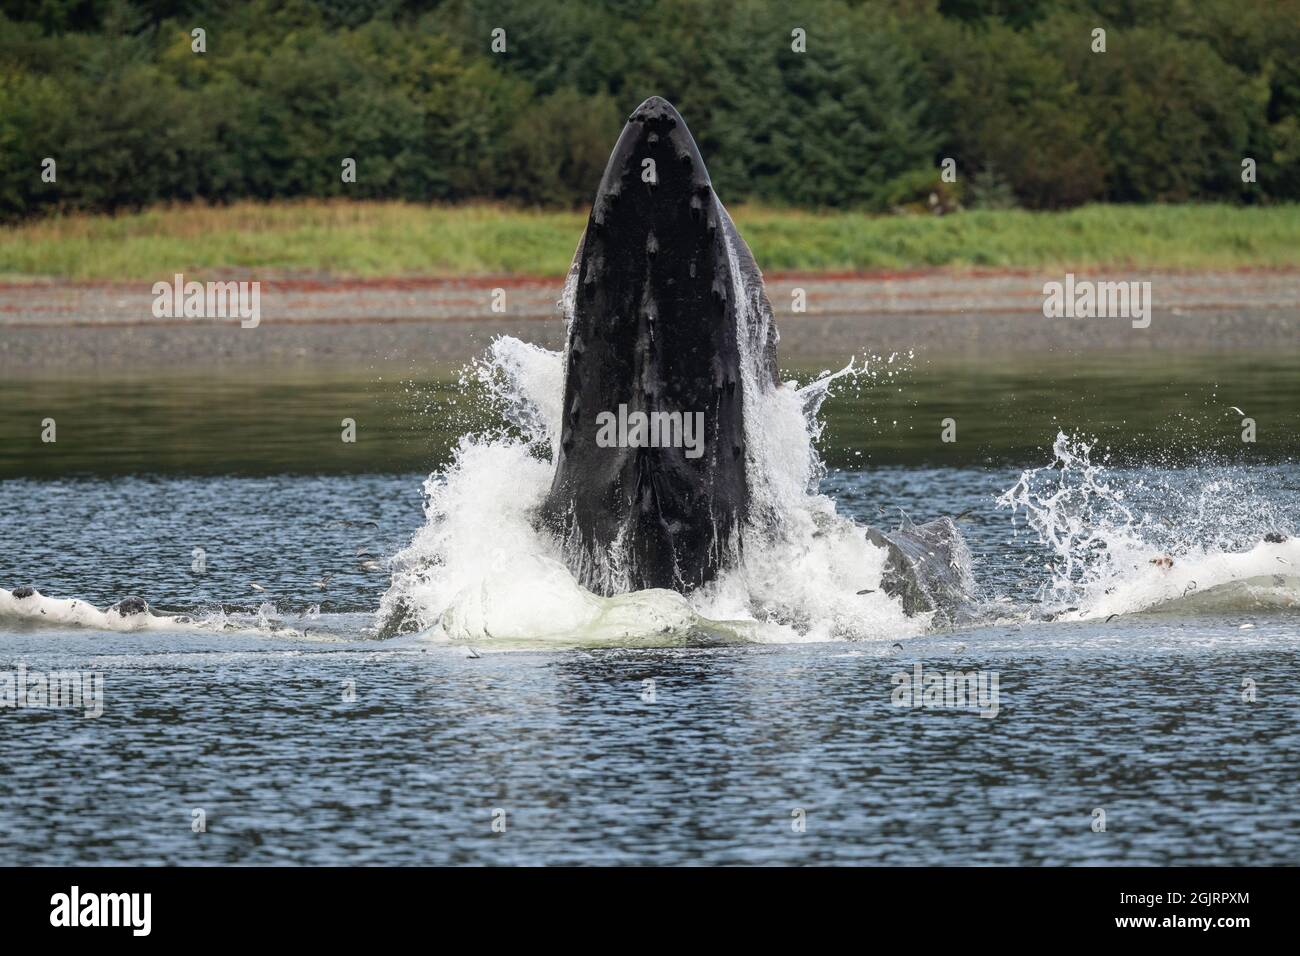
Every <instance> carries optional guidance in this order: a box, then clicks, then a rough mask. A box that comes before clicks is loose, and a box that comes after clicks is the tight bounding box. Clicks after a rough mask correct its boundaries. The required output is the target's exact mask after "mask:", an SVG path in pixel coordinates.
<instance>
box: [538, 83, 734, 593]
mask: <svg viewBox="0 0 1300 956" xmlns="http://www.w3.org/2000/svg"><path fill="white" fill-rule="evenodd" d="M729 227H730V220H729V218H728V217H727V216H726V212H725V210H723V209H722V206H721V204H720V203H719V202H718V200H717V197H716V196H715V195H714V192H713V186H712V184H711V182H710V179H709V174H708V170H707V169H706V167H705V165H704V160H703V158H702V157H701V156H700V151H699V148H698V147H697V146H696V143H695V140H694V138H693V137H692V136H691V132H690V130H689V129H688V127H687V125H686V122H685V120H683V119H682V117H681V114H679V113H678V112H677V110H676V109H674V108H673V106H672V104H670V103H669V102H668V101H667V100H664V99H662V98H661V97H651V98H650V99H647V100H646V101H645V102H644V103H642V104H641V105H640V106H638V107H637V109H636V110H634V111H633V113H632V115H631V116H630V117H629V119H628V121H627V124H626V125H625V126H624V128H623V132H622V134H621V135H620V136H619V139H618V142H617V143H616V144H615V146H614V149H613V151H612V152H611V154H610V158H609V162H608V163H607V165H606V168H605V173H604V176H603V177H602V179H601V182H600V186H599V188H598V189H597V192H596V196H595V200H594V201H593V203H592V211H591V215H590V218H589V220H588V224H587V230H586V233H585V234H584V237H583V240H582V243H581V245H580V246H579V249H578V253H577V255H576V257H575V260H574V265H573V268H572V269H571V273H570V274H571V277H572V281H573V290H572V298H571V311H570V314H569V315H568V316H567V319H568V332H569V336H568V341H567V345H566V350H565V362H566V369H565V395H564V406H563V422H562V426H561V432H560V436H559V443H558V449H557V465H556V472H555V478H554V482H553V486H552V491H551V495H550V496H549V498H548V501H547V503H546V506H545V509H544V520H545V522H546V524H547V525H548V526H549V527H550V528H551V529H552V531H554V532H555V533H556V534H557V535H558V536H559V537H560V538H561V540H562V541H563V542H564V549H565V552H566V556H567V558H568V560H569V564H570V566H571V568H572V569H573V570H574V572H575V573H576V574H578V575H579V578H580V580H581V581H582V583H583V584H584V585H585V586H587V587H589V588H592V589H593V590H595V591H597V592H598V593H602V594H606V595H608V594H614V593H619V592H622V591H626V590H629V589H631V590H635V589H640V588H672V589H676V590H690V589H691V588H694V587H698V586H700V585H702V584H704V583H705V582H707V581H708V580H710V579H712V578H713V577H714V576H715V575H716V573H717V572H718V570H719V569H720V568H722V567H723V566H724V565H725V564H726V563H727V562H728V561H730V560H734V558H735V556H736V554H737V551H738V548H739V540H738V539H739V533H740V528H741V525H742V523H743V521H744V518H745V515H746V512H747V506H748V498H749V495H748V488H747V480H746V466H745V421H744V403H745V395H744V388H743V380H744V373H743V371H742V362H743V356H742V339H743V338H744V337H745V335H746V334H747V333H745V332H742V331H741V328H740V327H741V325H742V324H743V323H744V321H745V316H744V314H743V313H742V310H741V309H739V308H738V305H739V303H738V301H737V297H736V295H735V289H736V288H737V276H736V275H735V270H734V262H735V253H734V250H733V245H734V242H733V239H732V237H731V236H730V235H729V233H728V228H729ZM736 238H737V239H738V237H736ZM746 253H747V250H746ZM615 552H617V553H615Z"/></svg>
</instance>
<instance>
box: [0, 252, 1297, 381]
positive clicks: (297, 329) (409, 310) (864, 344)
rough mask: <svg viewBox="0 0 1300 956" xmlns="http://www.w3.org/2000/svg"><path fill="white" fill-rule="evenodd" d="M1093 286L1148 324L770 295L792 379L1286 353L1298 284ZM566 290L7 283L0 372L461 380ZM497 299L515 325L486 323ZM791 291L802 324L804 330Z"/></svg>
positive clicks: (890, 300) (1203, 281) (1254, 274)
mask: <svg viewBox="0 0 1300 956" xmlns="http://www.w3.org/2000/svg"><path fill="white" fill-rule="evenodd" d="M1077 278H1078V279H1080V280H1082V279H1090V280H1094V281H1148V282H1150V283H1151V298H1152V303H1153V307H1152V311H1151V325H1150V327H1149V328H1146V329H1135V328H1133V327H1132V325H1131V323H1130V322H1129V321H1128V320H1126V319H1123V318H1087V319H1083V318H1054V319H1049V318H1045V317H1044V315H1043V299H1044V296H1043V285H1044V283H1046V282H1052V281H1055V282H1060V281H1062V280H1063V279H1064V273H1062V272H1048V271H1030V270H1026V271H1016V272H1009V271H998V272H962V273H957V272H946V271H930V272H915V273H891V274H879V275H826V274H820V275H800V274H773V275H772V276H770V277H769V278H768V280H767V287H768V294H769V297H770V298H771V300H772V304H773V307H774V308H775V310H776V315H777V323H778V326H779V328H780V331H781V355H782V358H783V360H784V361H787V362H816V361H822V360H839V359H847V357H848V356H850V355H855V354H856V355H867V354H883V355H887V354H889V353H891V352H907V351H914V352H915V354H916V355H917V357H919V358H962V357H970V358H976V357H981V356H996V355H1007V354H1044V353H1062V352H1064V353H1067V354H1068V353H1074V352H1106V351H1124V352H1132V351H1148V350H1153V351H1175V350H1176V351H1196V352H1218V351H1249V350H1279V349H1283V350H1294V349H1296V348H1297V346H1300V269H1295V270H1258V271H1234V272H1194V273H1180V272H1169V271H1160V272H1151V271H1146V272H1142V271H1134V272H1128V273H1116V272H1113V271H1112V272H1108V273H1105V274H1102V273H1096V272H1092V273H1089V272H1084V271H1080V272H1079V273H1078V274H1077ZM561 282H562V280H561V279H560V278H558V277H557V278H520V277H517V276H516V277H490V276H489V277H474V278H467V279H456V280H449V279H433V278H394V279H380V280H346V279H330V278H291V279H278V280H270V281H264V282H263V283H262V285H261V291H260V296H261V301H260V306H261V320H260V324H259V325H258V327H257V328H247V329H246V328H241V327H240V325H239V323H238V321H231V320H217V319H198V318H189V319H159V318H155V317H154V315H153V312H152V305H153V300H154V296H153V293H152V283H142V282H132V283H69V282H57V281H56V282H21V283H7V284H0V369H3V370H4V372H5V374H11V375H19V374H22V373H31V374H38V375H48V374H56V373H58V372H75V371H85V370H105V371H113V370H130V369H150V370H163V369H167V370H173V371H186V370H198V369H206V370H210V371H219V370H222V369H226V368H232V367H245V366H247V367H254V368H256V367H265V366H272V367H283V366H312V365H330V366H337V365H349V366H360V367H388V366H396V367H401V368H407V369H409V368H413V367H421V366H436V365H447V364H460V363H463V362H465V361H467V360H469V359H471V358H473V357H474V356H476V355H478V354H480V353H481V352H482V351H483V350H484V349H485V348H486V347H487V345H488V343H489V342H490V341H491V340H492V338H493V337H494V336H497V335H515V336H518V337H520V338H523V339H526V340H528V341H531V342H535V343H537V344H539V345H544V346H547V347H550V348H558V347H559V346H560V345H561V344H562V340H563V328H562V323H561V322H560V320H559V318H558V311H557V308H556V299H557V298H558V297H559V293H560V287H561ZM496 289H503V290H504V295H505V312H504V313H499V312H493V310H492V305H493V293H494V290H496ZM796 289H803V290H804V291H805V293H806V301H807V311H806V312H803V313H798V314H796V313H794V312H793V311H792V299H793V296H794V293H795V290H796Z"/></svg>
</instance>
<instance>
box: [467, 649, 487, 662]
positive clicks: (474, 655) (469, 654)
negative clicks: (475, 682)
mask: <svg viewBox="0 0 1300 956" xmlns="http://www.w3.org/2000/svg"><path fill="white" fill-rule="evenodd" d="M465 656H466V657H468V658H469V659H470V660H473V661H476V660H478V659H479V658H480V657H482V656H483V655H481V654H480V653H479V652H478V651H476V650H474V648H472V647H469V646H466V647H465Z"/></svg>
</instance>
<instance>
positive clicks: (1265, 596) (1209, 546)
mask: <svg viewBox="0 0 1300 956" xmlns="http://www.w3.org/2000/svg"><path fill="white" fill-rule="evenodd" d="M1094 450H1095V449H1094V448H1093V446H1092V445H1091V444H1089V443H1088V442H1086V441H1083V440H1079V439H1074V438H1071V437H1069V436H1067V435H1065V434H1063V433H1062V434H1058V435H1057V436H1056V441H1055V443H1054V444H1053V447H1052V452H1053V456H1054V460H1053V462H1052V463H1051V464H1050V465H1047V466H1045V467H1042V468H1035V469H1030V470H1027V471H1025V472H1024V473H1022V474H1021V476H1020V480H1019V481H1017V482H1016V484H1015V485H1014V486H1012V487H1011V488H1009V489H1007V491H1005V492H1003V494H1002V495H1000V496H999V497H998V499H997V504H998V505H999V507H1004V508H1009V509H1010V510H1011V511H1012V512H1013V514H1012V521H1013V524H1014V523H1015V522H1016V521H1017V520H1019V519H1021V518H1023V521H1024V523H1025V524H1026V525H1027V526H1028V528H1029V529H1030V530H1031V531H1032V532H1033V533H1034V534H1035V535H1036V536H1037V538H1038V541H1039V542H1040V543H1041V544H1042V545H1043V547H1044V549H1045V550H1046V551H1047V553H1048V558H1047V561H1046V564H1045V570H1046V571H1047V572H1048V575H1047V579H1046V580H1045V582H1044V583H1043V585H1042V587H1041V588H1040V591H1039V595H1038V596H1039V599H1040V600H1041V602H1042V604H1043V606H1044V609H1045V610H1047V611H1049V612H1051V611H1054V610H1055V611H1058V612H1059V617H1060V619H1062V620H1079V619H1089V618H1096V617H1110V616H1111V615H1113V614H1129V613H1133V612H1137V611H1148V610H1156V609H1163V610H1173V609H1180V610H1186V611H1191V610H1197V611H1202V612H1211V611H1214V612H1228V611H1237V610H1244V609H1252V608H1263V607H1298V606H1300V539H1297V538H1296V537H1295V535H1294V534H1293V533H1292V532H1291V529H1290V528H1288V527H1287V523H1286V521H1285V519H1284V518H1283V517H1282V516H1280V515H1278V514H1275V513H1274V510H1273V508H1272V506H1271V505H1270V504H1269V503H1268V502H1267V501H1265V500H1263V499H1262V498H1261V497H1260V496H1257V495H1256V494H1254V493H1253V491H1252V489H1251V488H1250V486H1249V483H1248V482H1247V481H1246V480H1245V479H1244V477H1243V476H1242V475H1241V474H1239V473H1233V472H1232V471H1230V470H1228V471H1223V472H1221V473H1216V474H1215V475H1214V476H1213V477H1212V478H1210V479H1209V480H1206V481H1204V482H1202V483H1199V484H1197V485H1195V486H1194V487H1193V488H1192V489H1191V490H1188V489H1186V488H1183V487H1175V486H1170V485H1168V484H1167V483H1165V482H1164V481H1163V480H1162V479H1161V478H1159V477H1158V474H1156V473H1150V472H1147V471H1145V470H1142V469H1135V470H1133V471H1132V472H1119V471H1116V470H1113V469H1111V468H1109V467H1108V466H1107V465H1106V463H1105V461H1104V460H1103V461H1102V462H1093V461H1092V454H1093V452H1094ZM1270 533H1273V534H1276V535H1279V536H1281V537H1282V538H1284V539H1285V540H1281V541H1273V542H1269V541H1266V540H1264V536H1265V535H1266V534H1270Z"/></svg>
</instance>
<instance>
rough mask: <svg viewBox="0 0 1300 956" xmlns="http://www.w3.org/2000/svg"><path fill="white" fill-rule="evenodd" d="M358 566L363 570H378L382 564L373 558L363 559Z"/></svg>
mask: <svg viewBox="0 0 1300 956" xmlns="http://www.w3.org/2000/svg"><path fill="white" fill-rule="evenodd" d="M357 567H359V568H360V569H361V570H362V571H378V570H380V568H381V567H382V566H381V565H380V563H379V562H378V561H375V560H374V559H373V558H372V559H368V560H366V561H362V562H361V563H360V564H358V565H357Z"/></svg>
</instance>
